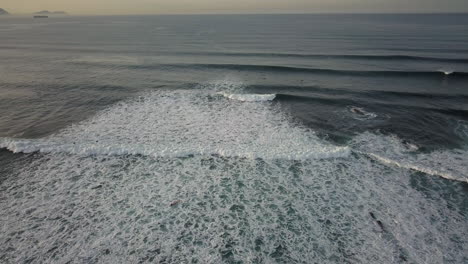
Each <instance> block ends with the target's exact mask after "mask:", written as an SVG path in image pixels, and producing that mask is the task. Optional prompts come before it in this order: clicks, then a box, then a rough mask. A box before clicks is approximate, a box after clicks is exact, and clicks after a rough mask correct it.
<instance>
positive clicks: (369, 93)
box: [246, 85, 468, 100]
mask: <svg viewBox="0 0 468 264" xmlns="http://www.w3.org/2000/svg"><path fill="white" fill-rule="evenodd" d="M246 89H248V90H252V91H262V92H263V91H268V92H272V91H273V92H275V93H282V92H301V93H303V92H314V93H315V92H318V93H321V94H329V95H333V94H339V95H356V96H359V97H372V98H376V97H385V98H388V97H389V96H391V97H395V98H402V97H411V98H421V99H437V100H439V99H440V100H442V99H449V100H468V95H465V94H440V93H437V94H436V93H417V92H401V91H378V90H362V91H352V90H349V89H342V88H334V87H323V86H317V85H315V86H305V85H304V86H295V85H249V86H247V87H246Z"/></svg>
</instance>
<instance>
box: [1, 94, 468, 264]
mask: <svg viewBox="0 0 468 264" xmlns="http://www.w3.org/2000/svg"><path fill="white" fill-rule="evenodd" d="M212 94H213V91H211V90H209V91H206V90H199V91H155V92H153V93H150V94H146V95H144V96H142V97H141V98H138V99H136V100H134V101H129V102H123V103H120V104H117V105H115V106H113V107H111V108H109V109H108V110H106V111H104V112H102V113H101V114H99V115H97V116H96V117H94V118H92V119H90V120H88V121H85V122H82V123H79V124H76V125H73V126H71V127H69V128H67V129H65V130H63V131H61V132H59V133H57V134H56V135H52V136H50V137H47V138H43V139H34V140H18V139H5V138H4V139H1V140H0V144H1V146H3V147H6V148H9V149H11V150H12V151H18V152H36V151H43V152H45V153H47V154H45V155H31V156H26V159H24V160H21V159H18V160H15V161H14V162H15V164H13V165H12V167H14V170H11V173H10V172H9V174H8V176H7V177H6V178H4V179H2V181H1V182H0V195H1V199H0V222H1V223H2V225H1V230H0V231H1V232H0V262H6V263H24V262H34V263H36V262H37V263H67V262H92V263H145V262H152V263H189V262H198V263H223V262H245V263H277V262H282V263H284V262H287V263H301V262H304V263H346V262H353V263H394V262H397V261H399V260H402V259H406V260H407V261H408V262H411V263H431V262H432V263H443V262H444V261H446V260H447V259H449V260H451V261H453V262H454V263H462V262H463V260H464V258H465V251H464V250H463V246H460V245H462V243H464V241H465V240H466V239H465V238H466V237H467V235H468V233H467V230H466V225H464V223H465V222H466V218H465V217H464V216H463V215H462V214H460V213H459V212H458V211H457V209H456V208H457V207H456V206H454V205H453V204H450V206H448V204H447V202H445V200H444V199H443V198H441V197H440V196H438V193H437V192H433V191H431V190H430V189H429V188H425V192H426V193H421V192H420V191H418V190H416V189H415V188H411V187H409V186H410V184H409V179H410V176H411V175H412V173H411V171H409V170H404V169H403V170H393V169H388V166H385V165H382V164H381V162H373V160H372V159H369V158H367V156H364V155H361V154H356V155H343V154H346V152H349V148H339V147H336V146H333V145H331V144H329V143H325V142H322V141H321V140H319V139H318V138H317V137H316V136H315V135H314V133H313V131H309V130H307V129H305V128H303V127H301V126H298V125H296V124H294V123H292V122H291V121H290V119H289V118H288V116H287V115H285V114H284V113H282V112H281V109H279V108H276V107H275V106H273V104H270V103H268V102H266V103H245V102H239V101H236V100H228V99H226V98H223V97H220V96H214V97H213V96H211V95H212ZM395 143H396V146H397V147H393V145H394V144H395ZM353 147H354V148H355V150H356V151H368V152H372V153H378V154H385V153H386V152H385V151H386V150H388V149H389V148H390V149H391V151H390V152H389V153H390V154H393V155H392V156H390V157H399V155H400V154H401V155H402V156H409V155H414V154H415V151H416V150H415V148H413V147H411V145H410V144H403V143H401V141H400V140H399V139H398V138H396V137H383V136H378V135H371V134H364V135H361V136H358V137H357V138H356V139H355V140H354V142H353ZM337 150H339V151H338V154H337V153H336V152H334V151H337ZM224 151H225V152H224ZM340 151H342V152H341V153H340ZM220 152H223V153H227V156H238V157H241V158H236V157H230V158H225V157H219V156H216V155H215V156H213V155H211V154H213V153H216V154H219V153H220ZM180 153H182V154H183V155H186V154H187V153H190V154H200V155H194V156H191V157H187V158H173V157H174V156H178V155H182V154H180ZM330 153H332V154H330ZM76 154H83V155H76ZM90 154H92V155H90ZM121 154H141V155H130V156H128V155H121ZM204 154H207V155H204ZM397 154H398V155H397ZM333 155H337V156H340V157H342V158H339V159H323V157H327V156H333ZM447 155H449V154H447ZM246 157H260V158H262V159H249V158H246ZM382 157H386V156H384V155H382ZM270 158H280V159H270ZM315 158H319V159H315ZM440 158H441V160H443V161H445V158H444V157H440ZM462 158H463V157H462ZM291 159H293V160H291ZM297 159H299V160H297ZM428 160H431V159H428ZM432 161H433V159H432ZM447 164H449V163H447ZM456 164H460V163H456ZM450 183H452V182H450ZM454 185H455V184H454ZM455 187H456V185H455ZM456 194H457V192H453V195H456ZM430 195H434V197H435V198H431V197H430ZM460 195H463V192H460ZM463 198H464V197H463V196H461V199H459V200H462V199H463ZM371 213H372V214H371Z"/></svg>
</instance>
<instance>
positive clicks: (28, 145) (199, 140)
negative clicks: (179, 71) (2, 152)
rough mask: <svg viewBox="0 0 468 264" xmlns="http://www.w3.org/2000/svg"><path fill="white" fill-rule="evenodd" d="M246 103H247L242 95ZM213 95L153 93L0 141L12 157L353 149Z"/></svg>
mask: <svg viewBox="0 0 468 264" xmlns="http://www.w3.org/2000/svg"><path fill="white" fill-rule="evenodd" d="M244 99H245V98H244ZM239 104H240V103H239V102H236V101H229V100H225V99H224V98H212V97H210V93H209V92H207V91H203V90H202V91H156V92H153V93H149V94H146V95H145V96H142V97H139V98H138V99H137V100H134V101H130V102H123V103H120V104H118V105H116V106H114V107H112V108H110V109H108V110H107V111H105V112H103V113H101V114H99V115H97V116H96V117H94V118H93V119H91V120H88V121H85V122H82V123H80V124H78V125H74V126H72V127H69V128H67V129H65V130H63V131H61V132H60V133H58V134H56V135H53V136H51V137H48V138H43V139H36V140H18V139H7V138H6V139H1V140H0V146H1V147H3V148H7V149H9V150H11V151H14V152H25V153H30V152H36V151H38V152H43V153H56V152H64V153H70V154H82V155H127V154H133V155H136V154H139V155H146V156H152V157H185V156H189V155H220V156H225V157H244V158H263V159H293V160H304V159H321V158H337V157H346V156H347V155H349V148H347V147H337V146H333V145H330V144H328V143H325V142H323V141H321V140H319V139H318V138H317V137H316V136H315V135H314V133H313V132H311V131H309V130H307V129H305V128H302V127H299V126H296V125H295V124H292V123H290V122H289V121H288V118H287V117H286V116H285V115H284V114H283V113H281V111H279V110H278V109H275V108H274V107H273V106H272V105H263V104H242V105H239Z"/></svg>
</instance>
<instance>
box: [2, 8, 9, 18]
mask: <svg viewBox="0 0 468 264" xmlns="http://www.w3.org/2000/svg"><path fill="white" fill-rule="evenodd" d="M9 14H10V13H8V12H7V11H6V10H5V9H3V8H0V16H1V15H9Z"/></svg>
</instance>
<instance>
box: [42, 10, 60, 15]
mask: <svg viewBox="0 0 468 264" xmlns="http://www.w3.org/2000/svg"><path fill="white" fill-rule="evenodd" d="M34 14H37V15H67V12H64V11H53V12H50V11H49V10H42V11H39V12H36V13H34Z"/></svg>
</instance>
